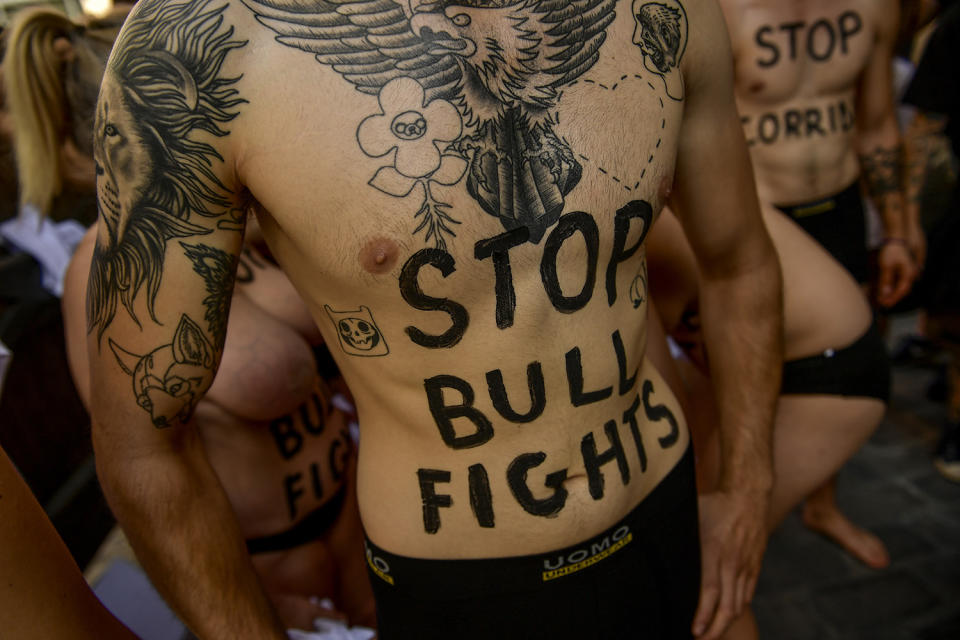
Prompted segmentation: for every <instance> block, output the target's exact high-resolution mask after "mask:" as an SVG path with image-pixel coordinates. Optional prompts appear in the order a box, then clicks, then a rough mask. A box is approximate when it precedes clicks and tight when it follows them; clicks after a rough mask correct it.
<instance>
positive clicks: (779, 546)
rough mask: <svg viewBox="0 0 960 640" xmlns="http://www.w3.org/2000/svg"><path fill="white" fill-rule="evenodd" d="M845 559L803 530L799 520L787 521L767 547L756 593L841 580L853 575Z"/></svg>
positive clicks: (829, 544) (770, 592) (840, 552)
mask: <svg viewBox="0 0 960 640" xmlns="http://www.w3.org/2000/svg"><path fill="white" fill-rule="evenodd" d="M844 555H845V554H844V552H843V551H842V550H840V548H839V547H837V546H836V545H834V544H832V543H830V542H829V541H827V540H825V539H824V538H822V537H821V536H820V535H818V534H816V533H813V532H811V531H809V530H808V529H807V528H806V527H804V526H803V525H802V524H801V523H800V519H799V518H792V519H788V520H787V521H786V522H785V523H784V526H782V527H781V528H780V529H779V530H778V531H777V533H776V534H775V535H774V536H773V537H771V539H770V542H769V544H768V545H767V553H766V555H765V556H764V560H763V568H762V570H761V571H760V579H759V581H758V583H757V592H758V593H762V594H777V593H784V592H789V591H791V590H793V589H796V588H798V587H805V586H811V585H812V586H814V587H817V586H819V585H824V584H831V583H834V582H836V581H838V580H842V579H844V578H846V577H849V574H850V568H849V566H848V564H847V562H846V561H845V559H844Z"/></svg>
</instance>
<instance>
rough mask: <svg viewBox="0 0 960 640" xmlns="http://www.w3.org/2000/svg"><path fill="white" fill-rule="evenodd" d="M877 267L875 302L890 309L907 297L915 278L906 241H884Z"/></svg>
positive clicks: (915, 268)
mask: <svg viewBox="0 0 960 640" xmlns="http://www.w3.org/2000/svg"><path fill="white" fill-rule="evenodd" d="M878 266H879V268H880V274H879V278H878V280H877V289H876V298H877V302H878V303H880V304H881V305H882V306H884V307H892V306H893V305H895V304H896V303H897V302H899V300H900V299H901V298H903V296H905V295H907V292H908V291H910V287H911V286H912V285H913V280H914V279H915V278H916V277H917V267H916V266H915V265H914V263H913V258H911V257H910V252H909V250H908V248H907V244H906V241H901V240H886V241H885V242H884V244H883V246H882V247H881V248H880V255H879V259H878Z"/></svg>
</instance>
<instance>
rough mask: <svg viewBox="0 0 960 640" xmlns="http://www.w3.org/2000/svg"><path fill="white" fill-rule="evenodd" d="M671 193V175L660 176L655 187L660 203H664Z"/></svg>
mask: <svg viewBox="0 0 960 640" xmlns="http://www.w3.org/2000/svg"><path fill="white" fill-rule="evenodd" d="M672 193H673V176H663V177H662V178H660V186H659V187H658V188H657V196H658V197H659V198H660V202H661V203H662V204H666V202H667V200H669V199H670V194H672Z"/></svg>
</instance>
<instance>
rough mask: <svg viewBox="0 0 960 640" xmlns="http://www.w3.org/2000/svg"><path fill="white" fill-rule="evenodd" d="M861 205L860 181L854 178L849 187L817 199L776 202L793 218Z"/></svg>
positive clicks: (780, 208)
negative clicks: (796, 202) (783, 203)
mask: <svg viewBox="0 0 960 640" xmlns="http://www.w3.org/2000/svg"><path fill="white" fill-rule="evenodd" d="M850 205H853V206H861V197H860V181H859V180H854V181H853V183H851V184H850V185H849V186H848V187H847V188H845V189H843V190H841V191H839V192H837V193H835V194H833V195H832V196H827V197H825V198H819V199H817V200H811V201H810V202H802V203H800V204H792V205H780V204H775V205H773V206H775V207H776V208H777V209H779V210H780V211H782V212H784V213H785V214H787V215H788V216H790V217H791V218H794V219H796V218H806V217H809V216H815V215H820V214H822V213H829V212H830V211H836V210H837V209H844V208H846V207H847V206H850Z"/></svg>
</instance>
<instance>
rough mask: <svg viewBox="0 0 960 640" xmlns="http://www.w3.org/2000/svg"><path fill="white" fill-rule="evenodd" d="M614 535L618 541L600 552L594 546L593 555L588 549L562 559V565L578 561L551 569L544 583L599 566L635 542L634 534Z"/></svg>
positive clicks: (579, 550)
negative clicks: (598, 564) (566, 562)
mask: <svg viewBox="0 0 960 640" xmlns="http://www.w3.org/2000/svg"><path fill="white" fill-rule="evenodd" d="M614 535H615V537H616V538H617V541H616V542H614V543H613V544H611V545H610V546H606V545H603V546H602V550H598V549H597V545H594V549H593V553H591V552H590V551H589V550H587V549H578V550H577V551H574V552H573V553H571V554H570V555H569V556H567V558H565V559H564V558H561V559H560V562H561V564H562V563H563V562H564V561H565V560H567V561H569V560H577V561H576V562H573V563H572V564H567V565H563V566H559V567H557V568H555V569H549V570H548V571H544V572H543V581H544V582H547V581H548V580H555V579H556V578H562V577H563V576H567V575H570V574H571V573H576V572H577V571H581V570H582V569H586V568H587V567H591V566H593V565H595V564H597V563H598V562H600V561H601V560H604V559H606V558H608V557H610V556H611V555H613V554H614V553H616V552H617V551H619V550H620V549H622V548H624V547H625V546H627V545H628V544H630V542H631V541H632V540H633V533H630V532H627V533H626V535H623V536H617V535H616V534H614ZM581 556H583V559H579V558H580V557H581Z"/></svg>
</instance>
